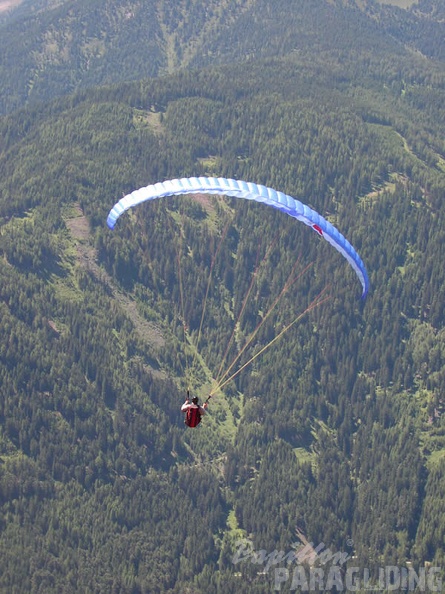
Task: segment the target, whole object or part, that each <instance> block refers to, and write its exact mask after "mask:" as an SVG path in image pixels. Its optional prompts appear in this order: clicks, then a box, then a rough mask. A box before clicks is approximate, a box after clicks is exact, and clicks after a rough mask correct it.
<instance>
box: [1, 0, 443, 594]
mask: <svg viewBox="0 0 445 594" xmlns="http://www.w3.org/2000/svg"><path fill="white" fill-rule="evenodd" d="M254 5H256V3H250V4H249V7H250V8H251V7H253V6H254ZM430 5H431V6H433V5H432V4H430ZM88 6H91V4H90V3H89V5H88ZM163 6H164V8H165V7H166V6H168V4H165V5H163ZM194 6H195V4H194V3H191V4H190V6H189V8H190V7H192V8H193V7H194ZM209 6H212V5H211V3H209ZM221 6H222V8H221V10H224V9H225V5H224V3H223V4H222V5H221ZM230 6H232V7H233V4H232V5H231V4H230V3H227V9H229V7H230ZM320 6H321V3H320ZM196 7H197V5H196ZM246 7H247V5H246ZM302 7H304V8H305V10H307V11H308V12H307V13H304V12H303V8H302V12H301V14H300V16H301V18H302V26H303V23H304V28H305V30H306V31H307V32H308V35H310V33H311V27H310V24H311V22H312V25H313V26H314V27H315V24H314V21H311V18H312V16H313V15H312V16H311V14H312V13H311V12H310V10H309V3H302ZM426 7H427V3H426V2H425V3H423V4H421V5H420V4H419V6H418V8H417V10H424V11H425V13H426V12H427V8H426ZM63 9H64V7H63V5H62V6H61V7H59V9H58V10H61V11H62V10H63ZM190 10H191V8H190ZM209 10H210V9H209ZM324 10H326V11H327V13H326V14H329V15H331V16H332V18H334V17H335V19H337V20H338V26H340V23H341V22H342V18H343V16H344V14H345V13H344V12H343V11H347V10H351V11H352V12H351V13H348V14H354V15H356V16H357V19H359V22H360V23H362V24H363V27H364V28H363V29H360V30H357V29H356V28H355V27H354V26H352V21H349V22H350V23H351V28H350V29H349V31H350V37H349V38H348V41H346V40H345V39H346V38H345V37H344V36H343V40H344V41H341V42H340V41H339V43H338V45H336V43H335V39H334V33H335V27H334V26H333V27H332V36H333V37H331V38H324V39H323V42H320V45H318V46H317V47H313V48H312V49H311V50H309V48H308V45H307V40H306V42H305V43H303V41H302V42H301V43H302V46H301V47H302V49H301V51H291V52H289V50H290V48H291V47H292V43H293V42H292V43H291V42H290V40H291V38H292V35H293V33H292V31H293V30H294V26H295V21H292V22H291V23H290V27H289V30H288V33H287V35H288V36H287V37H286V35H284V36H282V39H283V46H282V47H281V50H279V48H277V47H275V48H274V49H273V51H271V54H278V55H277V56H275V57H271V55H264V54H263V53H262V52H261V51H259V53H258V56H261V58H259V57H257V58H256V59H254V56H252V57H251V59H250V60H249V61H247V62H241V63H238V64H230V65H229V64H226V65H219V66H216V65H214V66H211V67H210V66H209V67H207V68H202V69H199V70H193V71H192V70H190V71H188V70H183V71H181V72H178V73H176V74H174V75H168V76H167V75H166V76H164V77H162V78H158V79H149V78H144V79H143V80H140V81H137V82H127V83H125V84H118V85H115V86H110V87H102V88H91V89H88V90H86V89H84V90H83V91H79V92H77V93H74V94H72V95H70V96H69V97H65V98H58V99H55V100H53V101H52V102H50V103H48V104H47V105H45V106H38V105H34V106H28V107H26V108H22V109H20V110H16V111H14V112H13V113H10V114H9V115H7V116H3V117H2V118H1V119H0V173H1V175H0V251H1V258H0V274H1V282H0V291H1V299H0V308H1V316H0V333H1V341H0V382H1V383H0V386H1V387H0V390H1V393H0V552H1V554H0V591H1V592H5V593H8V594H9V593H22V592H33V593H37V592H44V593H45V594H46V593H49V594H50V593H53V592H54V593H60V592H67V593H71V592H72V593H77V592H100V593H107V594H108V593H110V592H119V593H132V594H133V593H136V592H137V593H139V592H140V593H142V592H144V593H150V594H151V593H160V594H161V593H170V594H180V593H181V594H182V593H184V592H188V593H190V594H191V593H193V594H212V593H215V594H216V593H221V592H224V593H225V594H226V593H228V594H230V593H234V594H235V593H236V594H238V593H241V592H243V593H244V592H255V593H258V594H262V593H266V592H267V593H269V592H271V591H273V587H274V582H273V580H274V571H273V568H272V569H271V570H270V571H269V572H267V571H265V569H266V567H265V566H266V564H265V562H264V561H262V560H261V557H258V558H257V559H256V561H257V562H256V563H253V562H251V561H252V559H247V560H244V561H242V562H241V561H240V562H238V563H236V562H234V561H236V557H235V559H234V557H233V555H234V553H235V552H236V551H237V550H239V544H237V539H239V538H248V539H249V540H250V541H251V543H252V547H254V549H255V550H257V551H260V550H264V551H266V552H268V553H272V552H273V551H274V550H275V549H276V550H278V551H279V550H283V551H284V552H288V551H290V550H291V547H292V545H293V543H296V542H297V541H299V538H300V539H303V540H305V539H307V540H308V541H309V542H312V543H313V544H314V546H317V545H319V544H320V543H324V544H325V546H326V547H327V548H329V549H331V550H332V551H334V552H335V551H339V552H343V553H345V554H347V556H348V558H349V560H348V562H347V564H348V565H349V566H353V567H358V566H360V567H366V568H369V570H370V572H371V577H370V579H371V580H376V579H377V576H378V568H379V567H384V566H385V565H392V566H399V567H408V566H410V567H413V568H415V570H416V571H418V570H419V569H420V568H422V567H424V566H425V564H432V565H433V566H438V567H445V565H444V560H445V547H444V536H445V515H444V511H443V503H442V499H443V496H442V495H443V483H444V476H445V475H444V472H445V457H444V454H445V425H444V423H445V420H444V411H445V403H444V398H445V396H444V394H443V386H444V381H445V333H444V332H445V331H444V322H445V320H444V311H443V303H444V301H445V278H444V274H445V273H444V268H443V261H444V256H445V254H444V249H445V247H444V246H445V241H444V231H443V229H444V228H445V227H444V222H445V221H444V218H445V210H444V204H443V196H444V192H445V145H444V138H445V135H444V111H443V105H444V104H445V84H444V83H445V73H444V69H443V66H442V63H441V62H440V61H430V60H427V59H426V58H425V57H424V56H419V55H417V54H414V53H412V52H411V51H409V52H406V51H405V50H404V49H403V47H402V45H401V44H395V42H394V40H393V38H392V37H390V36H388V35H387V34H384V33H382V32H381V29H379V27H377V25H376V24H375V23H374V24H371V25H369V23H370V21H369V20H368V17H365V16H364V14H363V13H362V12H360V11H358V9H352V8H350V9H347V8H344V9H343V8H342V9H341V10H340V12H336V11H335V10H334V7H332V6H331V7H329V6H325V7H324ZM45 14H47V13H45V12H44V13H42V15H41V17H39V18H42V19H43V18H46V17H45ZM192 14H193V12H192V10H191V12H190V15H192ZM17 15H18V16H17V20H16V21H14V19H13V15H11V16H10V17H9V20H8V23H9V24H8V26H10V25H11V23H15V24H17V23H19V22H22V21H20V18H19V13H17ZM303 15H304V18H303ZM171 18H173V16H172V17H171ZM240 18H241V16H240ZM268 18H269V17H268ZM268 18H266V13H263V15H262V20H261V23H262V24H263V23H269V25H270V26H271V27H273V26H274V23H275V25H277V21H276V19H274V18H273V16H272V15H271V16H270V18H269V20H268ZM335 19H334V21H333V23H335ZM361 19H363V20H361ZM190 23H191V21H190ZM209 23H211V19H210V18H207V19H206V24H207V25H208V24H209ZM14 26H15V25H14ZM17 26H18V25H17ZM181 26H185V25H181ZM279 26H280V27H284V25H283V23H280V24H279ZM178 27H179V25H178ZM369 27H370V28H369ZM179 28H180V27H179ZM235 29H236V27H235V25H234V29H232V31H234V30H235ZM24 30H25V29H24ZM242 30H244V29H239V30H238V33H237V37H236V39H237V40H238V41H239V43H240V44H241V45H242V44H243V43H244V42H246V43H247V37H245V38H242V37H241V31H242ZM313 30H314V31H315V30H316V29H315V28H314V29H313ZM377 31H380V33H379V35H382V37H381V38H380V37H375V38H374V37H373V35H374V34H375V35H377ZM254 36H255V35H254V30H253V29H252V37H251V39H253V38H254ZM189 38H190V37H189ZM358 38H360V39H361V40H362V41H363V43H362V45H361V47H360V49H358V47H357V46H356V45H354V42H353V40H354V39H358ZM225 39H226V41H227V47H228V48H230V47H233V43H232V42H231V39H230V37H229V36H228V35H226V37H225ZM234 39H235V38H234ZM276 39H278V37H276ZM286 39H287V40H288V41H289V44H288V43H287V42H286ZM382 39H384V40H385V41H384V42H383V41H382V43H381V40H382ZM2 43H3V42H2ZM343 43H344V45H342V44H343ZM348 44H349V45H348ZM220 47H221V46H220ZM334 47H338V48H339V49H338V51H333V48H334ZM303 48H304V49H303ZM128 49H129V51H132V50H131V48H130V47H129V48H128ZM221 52H222V50H221ZM227 55H228V54H227ZM119 59H121V58H119ZM221 61H223V60H221ZM190 63H191V62H190ZM114 68H115V67H114ZM113 72H115V71H114V70H113ZM113 76H116V75H115V74H114V75H113ZM54 80H55V79H54ZM102 80H103V79H102ZM61 88H64V89H65V90H64V92H65V93H66V92H67V91H68V90H69V89H68V88H67V87H65V86H64V83H63V84H62V85H61ZM45 92H46V91H45ZM52 94H53V92H52V91H51V92H49V95H52ZM54 94H55V95H57V94H59V91H54ZM40 98H42V97H40ZM22 101H23V98H22V99H20V101H18V102H17V105H18V104H21V103H22ZM11 105H12V104H11ZM11 105H10V106H9V108H8V109H10V108H11ZM191 175H194V176H196V175H214V176H226V177H232V178H242V179H248V180H252V181H255V182H257V183H263V184H266V185H269V186H273V187H275V188H277V189H279V190H282V191H284V192H286V193H288V194H291V195H293V196H295V197H297V198H300V199H301V200H303V201H304V202H306V203H308V204H310V205H311V206H312V207H313V208H315V209H316V210H317V211H318V212H320V213H322V214H323V215H324V216H325V217H326V218H328V220H329V221H331V222H332V223H333V224H334V225H335V226H336V227H338V229H339V230H340V231H341V232H342V233H343V234H344V235H345V236H346V237H347V238H348V239H349V240H350V241H351V242H352V243H353V245H354V246H355V247H356V248H357V250H358V251H359V252H360V254H361V256H362V258H363V260H364V262H365V264H366V266H367V269H368V272H369V276H370V281H371V290H370V293H369V295H368V297H367V299H366V300H361V299H360V293H361V286H360V283H359V282H358V281H357V278H356V276H355V274H354V272H353V271H352V270H351V268H350V267H349V266H348V264H347V263H346V262H345V261H344V259H343V258H342V257H341V255H339V254H338V253H337V252H336V251H335V250H333V249H332V247H331V246H330V245H328V244H327V243H326V242H324V241H323V240H321V239H320V238H319V237H318V236H317V234H316V233H314V232H313V231H312V230H311V229H308V228H307V227H305V226H304V225H302V224H300V223H299V222H297V221H295V220H293V219H291V218H290V217H287V216H286V215H284V214H283V213H279V212H275V211H274V210H273V209H269V208H267V207H265V206H264V205H260V204H252V203H250V202H247V201H237V200H234V199H228V198H215V197H209V196H203V195H199V196H196V197H194V198H175V199H168V200H163V201H158V202H156V203H152V204H149V205H148V204H147V205H143V206H141V207H139V208H138V209H137V210H136V209H134V210H132V211H131V212H128V213H126V214H125V216H123V217H122V218H121V219H120V220H119V222H118V225H117V226H116V229H115V230H114V231H110V230H109V229H108V228H107V226H106V222H105V221H106V217H107V214H108V211H109V210H110V208H111V207H112V206H113V204H114V203H115V202H116V200H118V199H119V198H120V197H122V196H123V195H124V194H126V193H128V192H130V191H132V190H134V189H135V188H138V187H141V186H143V185H147V184H150V183H154V182H156V181H159V180H164V179H169V178H175V177H183V176H191ZM320 295H322V298H324V297H326V300H324V301H323V303H321V304H319V305H316V307H314V308H313V309H312V310H311V311H307V309H308V308H311V306H312V305H315V302H314V300H316V299H317V298H318V296H320ZM294 321H295V324H293V322H294ZM260 324H261V327H260V330H259V331H258V332H257V333H255V332H256V330H255V329H256V328H257V327H258V326H259V325H260ZM289 325H291V327H289V329H288V330H287V331H285V333H284V334H283V336H282V337H281V338H280V339H279V340H277V341H275V342H272V341H274V338H275V337H278V336H279V334H280V333H281V332H282V331H283V330H284V329H286V328H287V326H289ZM246 345H248V347H247V348H245V346H246ZM268 345H270V347H269V348H266V347H268ZM257 355H258V356H257ZM249 362H250V363H249ZM246 363H248V365H247V366H246V367H245V368H243V365H244V364H246ZM232 364H233V365H232ZM238 371H239V373H238V374H237V375H236V376H234V377H233V378H232V379H231V380H230V381H229V382H227V384H225V385H224V386H223V387H222V389H221V390H220V391H217V392H216V394H215V396H214V398H213V399H212V400H211V401H210V406H209V414H208V415H207V417H206V418H205V419H204V420H203V422H202V423H201V425H200V427H198V428H197V429H196V430H186V429H185V427H184V423H183V419H182V415H181V413H180V410H179V409H180V406H181V404H182V402H183V399H184V394H185V391H186V389H187V388H188V387H189V388H190V389H191V390H192V393H194V394H195V393H196V394H199V396H201V398H205V397H206V395H207V394H208V393H209V390H210V389H211V388H212V386H213V385H214V382H215V380H218V379H219V380H221V381H220V383H223V379H222V378H224V377H226V378H230V376H231V375H234V374H235V373H237V372H238ZM224 373H226V374H227V375H225V376H224ZM238 560H239V559H238ZM282 566H284V567H285V566H286V565H285V564H282ZM290 569H292V568H290ZM444 577H445V576H444ZM372 583H375V582H372ZM290 587H291V580H289V581H288V582H286V583H284V584H283V585H282V588H281V591H283V592H287V591H290Z"/></svg>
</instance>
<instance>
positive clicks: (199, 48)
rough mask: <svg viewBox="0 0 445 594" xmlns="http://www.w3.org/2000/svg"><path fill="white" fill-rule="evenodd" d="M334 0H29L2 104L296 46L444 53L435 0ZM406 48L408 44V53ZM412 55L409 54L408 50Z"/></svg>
mask: <svg viewBox="0 0 445 594" xmlns="http://www.w3.org/2000/svg"><path fill="white" fill-rule="evenodd" d="M365 8H366V10H363V9H362V7H358V6H357V5H356V4H355V3H353V2H350V3H343V2H337V3H333V2H327V1H325V0H311V1H308V0H299V2H297V3H295V2H290V0H280V2H279V3H275V4H274V7H273V8H272V7H271V6H270V3H268V2H265V1H264V0H236V1H234V0H231V1H229V0H225V1H224V2H221V1H216V0H211V1H209V2H206V3H205V6H203V4H202V2H201V1H200V0H194V1H193V2H185V1H183V2H178V1H173V0H157V1H156V2H150V3H148V4H147V3H145V4H140V3H137V2H134V1H132V0H127V1H126V2H125V3H124V4H122V2H116V1H115V0H107V1H104V0H95V1H94V2H89V1H88V2H86V1H85V0H76V2H70V3H55V4H52V3H49V4H48V3H34V2H33V3H24V4H23V5H21V6H20V7H19V8H17V9H16V11H15V12H12V13H11V14H10V15H9V17H7V18H4V21H3V23H2V24H1V25H0V32H1V35H0V76H1V79H2V89H1V96H0V113H5V112H9V111H11V110H14V109H16V108H18V107H21V106H22V105H24V104H26V103H27V102H38V101H46V100H48V99H50V98H53V97H56V96H60V95H64V94H67V93H70V92H72V91H73V90H75V89H79V88H82V87H91V86H94V85H102V84H109V83H114V82H119V81H125V80H138V79H141V78H145V77H153V76H158V75H162V74H165V73H167V72H173V71H176V70H178V69H180V68H184V67H187V68H188V67H202V66H205V65H210V64H217V63H232V62H242V61H245V60H251V59H253V58H261V57H267V56H276V55H284V54H287V53H290V52H303V53H304V52H307V53H309V54H311V55H312V56H313V55H319V56H320V59H323V58H326V57H328V56H329V55H331V54H332V53H336V54H338V53H341V54H344V55H345V56H349V58H348V59H351V58H353V57H355V58H357V57H360V56H361V57H363V58H364V59H367V56H368V54H369V53H370V52H371V53H372V54H374V55H381V56H384V54H385V53H386V54H388V55H391V56H392V57H393V58H394V56H395V55H400V56H402V55H403V51H404V47H405V45H409V46H410V47H412V48H415V49H418V50H420V51H422V52H423V53H424V54H425V55H427V56H431V57H434V58H439V59H443V55H442V51H443V50H442V48H443V44H442V43H441V41H442V40H443V33H444V24H443V19H442V18H441V15H440V12H439V8H438V5H437V6H436V5H435V4H434V2H433V0H429V2H427V1H425V2H424V3H422V4H421V5H419V6H416V7H415V8H414V7H413V8H412V9H411V11H406V10H401V9H397V8H396V7H391V6H389V7H388V6H386V7H384V6H383V7H382V6H380V5H377V4H375V3H366V4H365ZM405 56H406V54H405ZM405 59H406V57H405Z"/></svg>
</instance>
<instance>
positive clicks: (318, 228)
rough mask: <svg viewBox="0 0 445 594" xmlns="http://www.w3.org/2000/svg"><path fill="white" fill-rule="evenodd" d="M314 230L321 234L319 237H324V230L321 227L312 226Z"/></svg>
mask: <svg viewBox="0 0 445 594" xmlns="http://www.w3.org/2000/svg"><path fill="white" fill-rule="evenodd" d="M312 229H315V231H316V232H317V233H318V234H319V235H323V229H322V228H321V227H319V226H318V225H312Z"/></svg>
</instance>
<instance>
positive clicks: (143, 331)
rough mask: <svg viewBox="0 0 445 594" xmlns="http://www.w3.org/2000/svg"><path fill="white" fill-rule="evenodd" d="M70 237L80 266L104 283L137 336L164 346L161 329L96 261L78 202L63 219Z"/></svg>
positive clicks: (150, 342) (156, 346) (157, 346)
mask: <svg viewBox="0 0 445 594" xmlns="http://www.w3.org/2000/svg"><path fill="white" fill-rule="evenodd" d="M65 224H66V226H67V228H68V229H69V231H70V233H71V235H72V237H73V238H74V239H75V240H76V249H77V259H78V262H79V264H80V265H81V266H83V267H84V268H86V269H87V270H89V271H90V272H91V273H92V274H93V275H94V276H95V277H96V278H97V280H98V281H100V282H101V283H103V284H105V285H106V286H107V287H108V288H109V289H110V291H111V294H112V295H113V297H114V299H116V301H117V302H118V303H119V304H120V305H121V306H122V308H123V309H124V311H125V313H126V314H127V315H128V317H129V318H130V320H131V321H132V322H133V324H134V327H135V329H136V331H137V333H138V334H139V336H140V337H141V338H142V340H144V341H145V342H147V343H148V344H149V345H150V346H151V347H153V348H155V349H159V348H160V347H162V346H164V344H165V339H164V337H163V336H162V331H161V329H160V328H159V327H158V326H156V324H154V323H152V322H149V321H148V320H145V319H144V318H143V317H142V316H141V315H140V314H139V312H138V310H137V304H136V302H135V301H134V300H133V299H131V298H130V297H128V295H126V294H125V293H124V292H123V291H121V290H120V289H119V287H117V285H116V283H115V282H114V280H113V278H112V277H111V276H110V275H109V274H108V272H106V271H105V270H104V269H103V268H101V267H100V266H99V265H98V263H97V251H96V249H95V248H94V247H93V246H91V245H90V244H89V239H90V235H91V230H90V224H89V221H88V219H87V218H86V217H85V216H84V214H83V212H82V209H81V208H80V206H79V205H78V204H76V205H75V214H74V216H72V217H70V218H68V219H66V220H65Z"/></svg>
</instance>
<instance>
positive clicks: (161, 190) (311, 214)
mask: <svg viewBox="0 0 445 594" xmlns="http://www.w3.org/2000/svg"><path fill="white" fill-rule="evenodd" d="M196 193H204V194H216V195H221V196H232V197H235V198H244V199H245V200H254V201H255V202H262V203H264V204H267V205H269V206H272V207H273V208H276V209H278V210H280V211H282V212H284V213H286V214H288V215H289V216H291V217H293V218H295V219H297V220H298V221H301V222H302V223H304V224H305V225H308V226H309V227H312V229H314V231H315V232H316V233H317V234H318V235H320V236H321V237H323V238H324V239H325V240H326V241H328V242H329V243H330V244H331V245H332V246H333V247H334V248H335V249H336V250H337V251H339V252H340V253H341V254H342V255H343V256H344V257H345V258H346V260H347V261H348V262H349V264H350V265H351V266H352V268H353V269H354V271H355V273H356V274H357V276H358V278H359V280H360V282H361V285H362V297H363V298H364V297H366V294H367V293H368V290H369V279H368V274H367V272H366V268H365V265H364V264H363V261H362V259H361V258H360V256H359V255H358V253H357V252H356V250H355V249H354V247H353V246H352V245H351V244H350V243H349V241H348V240H347V239H346V238H345V237H344V236H343V235H342V234H341V233H340V232H339V231H338V230H337V229H336V228H335V227H334V226H333V225H332V224H331V223H330V222H329V221H327V220H326V219H324V218H323V217H322V216H321V215H320V214H318V213H317V212H316V211H315V210H313V209H312V208H310V207H309V206H307V205H306V204H303V203H302V202H300V201H299V200H296V199H295V198H293V197H292V196H288V195H287V194H284V193H283V192H279V191H277V190H274V189H273V188H268V187H266V186H262V185H259V184H255V183H252V182H247V181H242V180H234V179H227V178H224V177H218V178H216V177H190V178H182V179H173V180H167V181H164V182H160V183H157V184H153V185H149V186H146V187H143V188H140V189H139V190H135V191H134V192H132V193H131V194H127V195H126V196H124V197H123V198H122V199H121V200H119V202H117V203H116V204H115V205H114V206H113V208H112V209H111V211H110V213H109V214H108V218H107V224H108V226H109V228H110V229H113V228H114V226H115V225H116V222H117V220H118V218H119V217H120V216H121V215H122V214H123V213H124V212H125V211H126V210H128V209H129V208H132V207H133V206H136V205H138V204H141V203H142V202H146V201H149V200H156V199H158V198H163V197H166V196H178V195H181V194H196Z"/></svg>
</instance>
